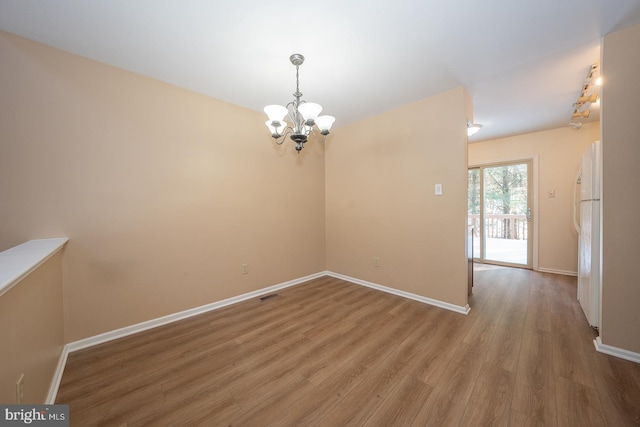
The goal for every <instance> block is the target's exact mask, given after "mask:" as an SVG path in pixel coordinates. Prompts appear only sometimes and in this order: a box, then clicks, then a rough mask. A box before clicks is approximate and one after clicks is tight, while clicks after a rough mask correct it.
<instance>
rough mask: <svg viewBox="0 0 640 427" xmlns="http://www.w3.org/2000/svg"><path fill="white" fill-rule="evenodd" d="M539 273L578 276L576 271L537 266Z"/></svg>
mask: <svg viewBox="0 0 640 427" xmlns="http://www.w3.org/2000/svg"><path fill="white" fill-rule="evenodd" d="M537 271H539V272H540V273H553V274H562V275H564V276H573V277H578V273H577V272H576V271H566V270H555V269H553V268H538V270H537Z"/></svg>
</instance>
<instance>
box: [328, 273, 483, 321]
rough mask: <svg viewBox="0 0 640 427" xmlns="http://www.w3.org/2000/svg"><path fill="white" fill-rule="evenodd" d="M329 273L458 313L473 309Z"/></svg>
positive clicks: (337, 277) (329, 274) (330, 274)
mask: <svg viewBox="0 0 640 427" xmlns="http://www.w3.org/2000/svg"><path fill="white" fill-rule="evenodd" d="M327 275H328V276H331V277H335V278H336V279H342V280H346V281H347V282H351V283H355V284H357V285H362V286H366V287H368V288H373V289H377V290H379V291H382V292H387V293H389V294H393V295H397V296H400V297H403V298H408V299H412V300H414V301H418V302H421V303H424V304H429V305H433V306H436V307H440V308H444V309H446V310H451V311H455V312H456V313H461V314H469V311H470V310H471V308H470V307H469V304H467V305H466V306H465V307H462V306H460V305H455V304H450V303H448V302H443V301H438V300H436V299H432V298H427V297H423V296H421V295H416V294H412V293H411V292H405V291H401V290H398V289H394V288H390V287H387V286H383V285H378V284H376V283H371V282H367V281H366V280H360V279H356V278H354V277H349V276H345V275H343V274H338V273H334V272H331V271H328V272H327Z"/></svg>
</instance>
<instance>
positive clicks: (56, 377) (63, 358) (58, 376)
mask: <svg viewBox="0 0 640 427" xmlns="http://www.w3.org/2000/svg"><path fill="white" fill-rule="evenodd" d="M68 355H69V350H68V348H67V346H66V345H65V346H64V347H62V353H61V354H60V359H58V366H56V371H55V373H54V374H53V379H52V380H51V385H50V386H49V393H48V394H47V400H46V401H45V402H44V404H45V405H53V404H54V403H56V396H57V395H58V389H59V388H60V381H62V374H63V372H64V367H65V365H66V364H67V356H68Z"/></svg>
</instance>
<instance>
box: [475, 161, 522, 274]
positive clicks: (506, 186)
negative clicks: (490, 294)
mask: <svg viewBox="0 0 640 427" xmlns="http://www.w3.org/2000/svg"><path fill="white" fill-rule="evenodd" d="M531 169H532V165H531V161H519V162H512V163H497V164H490V165H483V166H479V167H473V168H469V174H468V179H469V187H468V188H469V210H468V221H469V226H470V227H473V236H474V239H473V246H474V248H473V257H474V259H476V260H477V261H479V262H483V263H489V264H499V265H506V266H513V267H523V268H529V269H531V268H532V265H533V244H532V243H533V239H532V238H531V237H532V235H533V234H532V229H533V221H532V203H531V194H532V191H531V184H532V179H531Z"/></svg>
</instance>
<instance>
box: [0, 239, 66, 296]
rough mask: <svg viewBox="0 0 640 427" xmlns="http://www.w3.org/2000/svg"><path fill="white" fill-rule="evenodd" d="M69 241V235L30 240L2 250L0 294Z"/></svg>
mask: <svg viewBox="0 0 640 427" xmlns="http://www.w3.org/2000/svg"><path fill="white" fill-rule="evenodd" d="M68 241H69V238H67V237H59V238H52V239H37V240H29V241H27V242H24V243H22V244H21V245H18V246H14V247H13V248H10V249H7V250H6V251H2V252H0V296H2V295H3V294H5V293H6V292H8V291H9V290H10V289H11V288H13V287H14V286H15V285H16V284H18V283H19V282H20V281H21V280H22V279H24V278H25V277H26V276H28V275H29V273H31V272H32V271H33V270H35V269H36V268H38V267H39V266H40V265H42V264H43V263H44V262H45V261H46V260H48V259H49V258H51V256H53V255H54V254H55V253H56V252H58V251H59V250H60V249H62V248H63V247H64V245H65V244H66V243H67V242H68Z"/></svg>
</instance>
